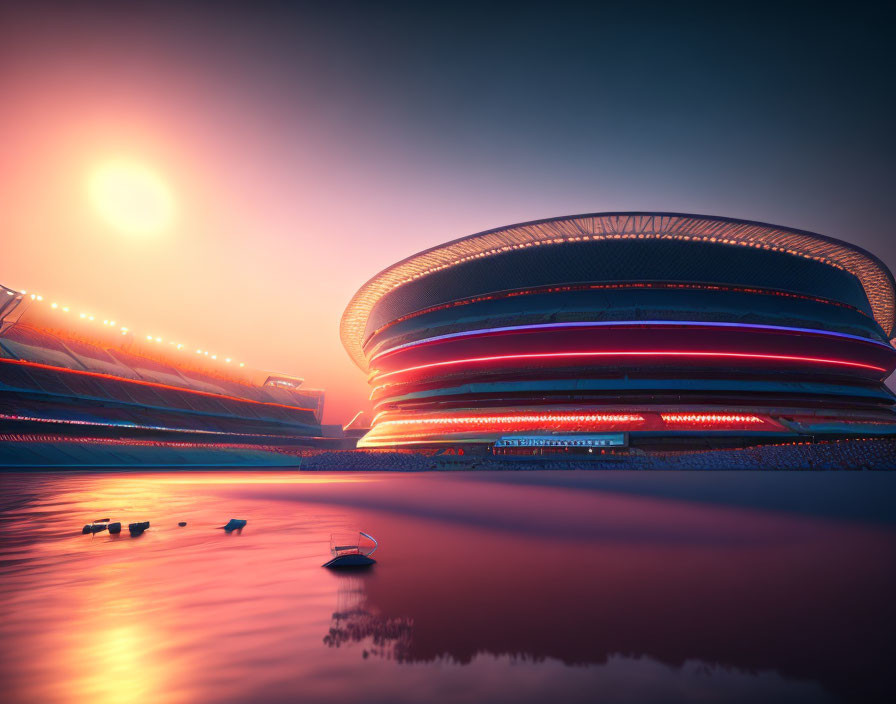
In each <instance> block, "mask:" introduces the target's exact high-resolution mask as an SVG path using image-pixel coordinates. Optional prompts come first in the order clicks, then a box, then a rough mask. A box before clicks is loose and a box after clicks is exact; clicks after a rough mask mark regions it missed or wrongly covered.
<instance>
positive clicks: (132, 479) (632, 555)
mask: <svg viewBox="0 0 896 704" xmlns="http://www.w3.org/2000/svg"><path fill="white" fill-rule="evenodd" d="M0 483H2V498H0V511H2V522H0V559H2V563H0V584H2V606H0V616H2V620H0V637H2V641H0V642H2V644H3V648H2V655H0V662H2V664H0V681H2V689H3V693H4V694H3V698H4V701H6V702H72V703H75V702H78V703H80V702H91V703H92V704H94V703H98V702H116V703H121V702H129V701H140V702H152V704H173V703H176V702H253V703H258V702H265V701H272V702H295V701H303V702H483V701H503V702H529V701H531V702H542V701H555V702H576V701H582V702H585V701H588V702H591V701H612V702H617V701H621V702H642V701H669V702H675V701H742V702H757V701H794V702H804V701H805V702H816V701H872V700H876V699H885V698H887V695H888V694H891V691H890V690H891V684H892V681H893V677H892V675H891V671H892V669H893V666H892V663H893V656H894V654H896V646H894V637H893V634H894V632H896V628H894V627H896V609H894V606H893V600H894V594H896V560H894V558H896V509H894V508H893V507H894V506H896V502H894V498H896V473H869V472H864V473H799V474H791V473H753V474H748V473H733V472H732V473H706V474H701V473H672V472H670V473H627V472H578V473H576V472H569V473H566V472H552V473H545V472H518V473H510V472H505V473H483V474H475V473H457V474H453V473H452V474H414V475H407V474H397V473H396V474H353V473H352V474H350V473H337V474H312V473H308V474H302V473H295V472H239V473H237V472H203V473H173V472H172V473H118V474H110V473H102V474H100V473H83V474H73V473H68V474H50V473H46V474H44V473H29V474H2V475H0ZM106 517H108V518H112V519H113V520H122V521H123V522H125V523H127V522H129V521H138V520H150V521H151V523H152V527H151V528H150V530H149V531H147V532H146V533H145V534H144V535H143V536H141V537H138V538H131V537H130V536H129V535H128V534H127V528H126V527H125V533H124V535H123V536H121V537H115V536H110V535H109V534H108V533H99V534H97V535H95V536H89V535H82V534H81V532H80V530H81V526H82V525H83V524H84V523H86V522H89V521H91V520H93V519H99V518H106ZM230 518H245V519H248V525H247V527H246V529H245V530H243V531H242V533H239V534H238V533H233V534H230V535H228V534H225V533H224V532H223V531H220V530H216V529H215V527H216V526H221V525H223V524H224V523H226V522H227V520H228V519H230ZM178 521H187V523H188V525H187V526H186V527H185V528H179V527H178V526H177V523H178ZM358 529H361V530H365V531H368V532H370V533H372V534H373V535H374V536H376V538H377V539H378V540H379V541H380V546H381V547H380V549H379V550H378V552H377V553H376V557H377V558H378V559H379V563H378V564H377V565H376V566H375V567H373V568H372V569H371V570H370V571H369V572H366V573H351V574H337V573H333V572H330V571H327V570H324V569H322V568H321V567H320V565H321V564H322V563H323V562H324V561H325V560H326V559H327V558H328V546H329V537H330V534H331V533H335V532H344V531H346V530H358Z"/></svg>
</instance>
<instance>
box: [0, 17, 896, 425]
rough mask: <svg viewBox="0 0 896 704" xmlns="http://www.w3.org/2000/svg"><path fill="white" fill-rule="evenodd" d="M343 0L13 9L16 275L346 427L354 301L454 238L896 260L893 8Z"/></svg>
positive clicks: (7, 66) (5, 57)
mask: <svg viewBox="0 0 896 704" xmlns="http://www.w3.org/2000/svg"><path fill="white" fill-rule="evenodd" d="M328 7H329V8H330V9H329V10H327V11H324V10H321V9H309V8H301V7H297V6H295V5H291V4H282V5H281V4H267V5H263V4H251V5H249V4H245V5H244V4H233V5H228V4H223V3H215V4H209V5H204V6H201V5H198V4H197V5H192V4H178V5H176V6H174V5H172V6H171V7H167V8H165V7H156V6H153V5H147V6H142V5H137V4H131V3H127V4H122V3H114V4H108V5H106V4H89V5H88V4H81V3H79V4H78V5H77V6H70V5H66V4H59V5H46V4H45V5H42V6H41V5H39V4H38V3H34V4H28V5H27V6H25V5H22V6H20V7H15V6H12V5H7V6H5V7H4V8H3V9H2V10H0V89H2V96H3V107H2V110H0V130H2V134H3V138H4V139H3V154H2V160H3V161H2V163H3V168H2V170H0V206H2V207H0V232H2V236H3V244H4V247H3V255H4V256H3V266H2V270H0V271H2V283H4V284H6V285H10V286H16V287H19V288H27V289H29V290H34V291H39V292H40V293H42V294H43V295H44V296H45V297H53V299H54V300H55V299H59V300H60V301H62V300H65V301H66V302H67V303H69V304H72V305H76V306H78V305H80V306H89V307H90V308H91V309H92V310H93V311H95V312H96V314H97V315H99V316H102V317H112V318H115V319H117V320H120V321H122V322H123V323H124V324H126V325H129V326H130V327H132V328H134V329H141V330H144V329H146V330H151V331H157V333H158V334H160V335H165V336H166V337H168V338H178V339H183V340H184V342H186V343H189V344H193V345H196V346H200V347H207V348H215V349H216V350H218V351H219V352H220V353H221V354H227V355H228V356H233V357H234V358H239V359H244V360H246V362H247V363H249V364H252V365H254V366H258V367H262V368H266V369H271V370H276V371H282V372H286V373H292V374H296V375H301V376H304V377H305V379H306V383H307V385H309V386H314V387H323V388H325V389H326V390H327V399H328V400H327V412H326V417H325V420H326V421H327V422H334V423H335V422H345V421H347V420H348V419H349V418H351V416H352V415H354V413H355V412H356V411H357V410H359V409H361V408H362V407H364V406H365V404H366V398H367V388H366V384H365V380H364V375H363V374H362V372H361V371H360V370H358V369H357V368H356V367H354V365H353V364H352V362H351V361H350V360H349V358H348V355H347V354H346V353H345V351H344V350H343V349H342V347H341V345H340V343H339V337H338V332H337V331H338V324H339V318H340V315H341V313H342V310H343V309H344V307H345V305H346V303H347V302H348V300H349V298H350V297H351V296H352V294H353V293H354V291H355V290H356V289H357V288H358V287H359V286H360V285H361V284H362V283H364V281H366V280H367V279H368V278H370V277H371V276H372V275H374V274H375V273H376V272H378V271H379V270H381V269H382V268H384V267H386V266H388V265H389V264H391V263H393V262H395V261H397V260H399V259H402V258H404V257H406V256H408V255H410V254H412V253H414V252H416V251H418V250H420V249H423V248H426V247H429V246H432V245H435V244H438V243H440V242H443V241H445V240H448V239H453V238H456V237H459V236H462V235H466V234H470V233H473V232H477V231H480V230H484V229H488V228H492V227H497V226H500V225H506V224H510V223H514V222H520V221H525V220H530V219H535V218H542V217H551V216H558V215H564V214H572V213H580V212H595V211H606V210H629V209H631V210H665V211H679V212H697V213H707V214H716V215H725V216H729V217H739V218H747V219H753V220H761V221H766V222H772V223H776V224H780V225H786V226H791V227H797V228H803V229H808V230H813V231H816V232H820V233H823V234H826V235H831V236H834V237H839V238H842V239H845V240H848V241H850V242H853V243H855V244H858V245H860V246H862V247H865V248H867V249H869V250H871V251H872V252H874V253H875V254H877V255H878V256H879V257H881V258H882V259H883V260H884V262H885V263H887V264H888V265H889V266H890V267H891V268H892V267H893V266H894V265H896V244H894V242H893V237H892V228H891V225H890V222H889V217H888V216H889V212H888V210H889V205H890V200H891V197H892V193H893V187H894V179H893V175H892V169H891V164H892V161H893V157H894V153H896V148H894V146H896V145H894V137H893V130H892V125H893V124H894V117H896V115H894V110H893V107H894V102H893V97H892V85H893V77H894V76H893V61H894V59H893V55H892V51H891V47H890V37H889V35H888V28H889V26H890V25H889V21H888V18H887V17H886V16H885V15H884V10H883V9H875V8H863V7H861V6H859V5H850V6H849V8H848V11H847V10H844V11H842V13H840V14H836V15H833V14H831V15H821V14H819V10H818V8H817V7H815V9H813V10H812V12H811V13H810V12H807V11H803V9H801V8H799V7H797V6H790V10H788V11H781V10H780V9H776V10H775V11H774V12H771V11H769V12H764V11H762V10H757V9H755V8H751V9H750V10H749V11H748V10H744V11H743V12H742V14H741V15H740V16H738V15H737V14H736V12H734V11H733V10H732V8H729V7H724V8H722V10H724V13H725V14H724V15H722V14H721V12H722V10H719V11H716V10H714V9H713V6H708V7H705V8H701V7H697V6H693V7H690V8H689V9H686V10H682V9H670V8H667V7H666V6H665V5H660V6H655V7H654V6H651V7H650V8H646V7H631V8H630V9H629V10H625V11H623V10H620V9H615V10H612V11H607V10H602V9H592V10H587V11H586V10H577V9H569V8H567V9H564V8H562V7H559V6H558V5H556V4H550V5H545V6H542V7H540V8H539V7H530V8H528V9H524V10H520V9H515V8H513V7H506V8H505V7H501V6H490V5H476V6H472V7H469V8H467V9H458V10H457V11H453V12H452V11H444V10H440V11H438V12H436V11H431V13H430V11H427V10H424V9H421V8H419V7H416V6H415V5H391V6H390V7H388V8H386V7H382V6H378V5H375V4H373V3H370V4H367V3H362V4H357V5H355V4H349V3H334V4H332V5H330V6H328ZM807 7H810V6H807ZM716 12H718V13H719V14H716ZM115 159H126V160H131V161H134V162H136V163H139V164H143V165H145V166H146V167H147V168H150V169H152V170H153V171H154V172H156V173H158V174H159V175H160V177H162V178H164V180H165V182H166V184H167V187H168V188H170V190H171V193H172V194H173V197H174V199H175V201H176V216H175V217H173V218H172V221H171V223H170V225H169V226H167V227H166V228H165V229H164V231H162V232H158V233H154V234H153V235H152V236H141V237H128V236H126V235H125V234H123V233H122V232H120V231H118V230H116V229H115V228H114V227H112V226H110V225H109V223H108V222H106V221H104V220H103V219H102V218H101V217H99V215H98V213H97V212H96V209H95V208H94V207H92V205H91V203H90V199H89V197H88V195H87V185H88V180H89V178H90V174H91V172H92V170H93V169H95V168H97V167H98V166H100V165H101V164H103V163H104V162H108V161H109V160H115Z"/></svg>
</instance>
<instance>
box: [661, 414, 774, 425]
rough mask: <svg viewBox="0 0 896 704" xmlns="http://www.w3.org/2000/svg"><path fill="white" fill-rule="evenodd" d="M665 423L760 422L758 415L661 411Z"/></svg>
mask: <svg viewBox="0 0 896 704" xmlns="http://www.w3.org/2000/svg"><path fill="white" fill-rule="evenodd" d="M660 416H661V417H662V419H663V422H665V423H761V422H762V418H760V417H759V416H748V415H738V414H731V415H725V414H720V413H661V414H660Z"/></svg>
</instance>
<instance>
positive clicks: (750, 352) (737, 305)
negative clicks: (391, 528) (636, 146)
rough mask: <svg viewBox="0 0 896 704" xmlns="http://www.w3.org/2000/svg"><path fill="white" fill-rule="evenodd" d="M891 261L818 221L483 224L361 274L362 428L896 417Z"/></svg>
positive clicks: (517, 428)
mask: <svg viewBox="0 0 896 704" xmlns="http://www.w3.org/2000/svg"><path fill="white" fill-rule="evenodd" d="M893 309H894V286H893V277H892V275H891V273H890V272H889V270H888V269H887V268H886V267H885V266H884V265H883V264H882V263H881V262H880V261H879V260H878V259H876V258H875V257H874V256H873V255H871V254H869V253H867V252H865V251H863V250H861V249H859V248H857V247H853V246H851V245H849V244H846V243H844V242H839V241H837V240H833V239H831V238H828V237H823V236H821V235H814V234H812V233H807V232H802V231H796V230H789V229H786V228H779V227H775V226H771V225H764V224H760V223H752V222H743V221H736V220H731V219H723V218H712V217H704V216H694V215H677V214H650V213H612V214H606V215H586V216H572V217H568V218H557V219H552V220H546V221H539V222H535V223H526V224H523V225H514V226H511V227H508V228H502V229H499V230H492V231H489V232H486V233H481V234H478V235H472V236H470V237H467V238H462V239H460V240H456V241H454V242H450V243H448V244H446V245H443V246H441V247H435V248H433V249H430V250H427V251H426V252H423V253H421V254H418V255H414V256H412V257H410V258H408V259H406V260H404V261H402V262H399V263H398V264H396V265H394V266H392V267H389V268H388V269H386V270H385V271H383V272H381V273H380V274H378V275H377V276H375V277H374V278H373V279H371V280H370V281H368V282H367V283H366V284H365V285H364V286H363V287H362V288H361V290H360V291H359V292H358V293H357V294H356V295H355V297H354V298H353V299H352V301H351V302H350V303H349V306H348V308H347V309H346V311H345V314H344V315H343V318H342V325H341V334H342V340H343V343H344V345H345V347H346V349H347V351H348V352H349V354H350V355H351V356H352V358H353V359H354V360H355V361H356V362H357V363H358V364H359V365H360V366H361V367H362V368H363V369H365V371H367V372H368V374H369V380H370V384H371V387H372V388H371V399H372V400H373V402H374V416H373V422H372V424H371V425H372V427H371V431H370V432H369V433H368V434H367V435H366V436H365V437H364V438H363V439H362V441H361V443H360V446H361V447H379V446H414V445H439V444H446V443H447V444H451V443H461V444H466V443H495V442H496V441H497V440H499V439H501V438H505V437H506V436H508V434H512V433H524V434H531V433H532V432H533V431H542V432H544V433H546V434H551V433H571V432H572V433H594V432H608V433H618V432H625V433H629V434H630V437H631V440H632V444H633V445H637V444H638V443H644V442H655V441H657V440H658V439H659V440H661V439H663V438H666V439H680V438H683V437H692V438H693V437H696V438H702V439H712V440H714V441H716V440H719V439H721V438H730V439H738V438H740V439H744V438H749V439H751V440H750V441H751V442H753V441H755V439H756V438H764V439H773V438H794V437H796V438H799V437H805V436H812V437H816V436H819V435H825V436H834V435H846V436H853V435H866V434H871V435H878V434H889V433H892V432H893V431H894V429H896V425H894V423H896V416H894V413H893V402H894V398H893V395H892V394H891V393H890V391H889V390H888V389H887V388H886V387H885V386H884V385H883V381H884V380H885V379H886V378H887V376H889V374H890V373H891V372H892V371H893V369H894V367H896V350H894V349H893V347H892V345H891V343H890V341H889V338H890V336H891V334H892V326H893Z"/></svg>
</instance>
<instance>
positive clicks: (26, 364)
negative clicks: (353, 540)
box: [0, 357, 315, 413]
mask: <svg viewBox="0 0 896 704" xmlns="http://www.w3.org/2000/svg"><path fill="white" fill-rule="evenodd" d="M0 362H3V363H4V364H18V365H19V366H23V367H34V368H36V369H48V370H49V371H53V372H63V373H66V374H78V375H80V376H89V377H94V378H97V379H109V380H111V381H121V382H125V383H127V384H137V385H139V386H149V387H151V388H155V389H167V390H169V391H182V392H183V393H186V394H196V395H197V396H208V397H209V398H216V399H226V400H228V401H238V402H240V403H255V404H257V405H259V406H274V407H276V408H286V409H289V410H291V411H310V412H312V413H313V412H314V410H315V409H313V408H302V407H301V406H288V405H287V404H285V403H274V402H273V401H253V400H252V399H248V398H240V397H239V396H229V395H227V394H216V393H213V392H211V391H197V390H196V389H187V388H185V387H183V386H173V385H171V384H161V383H159V382H157V381H143V380H142V379H126V378H124V377H121V376H114V375H113V374H103V373H101V372H85V371H81V370H80V369H66V368H65V367H54V366H53V365H51V364H41V363H40V362H28V361H26V360H24V359H6V358H5V357H0Z"/></svg>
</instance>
